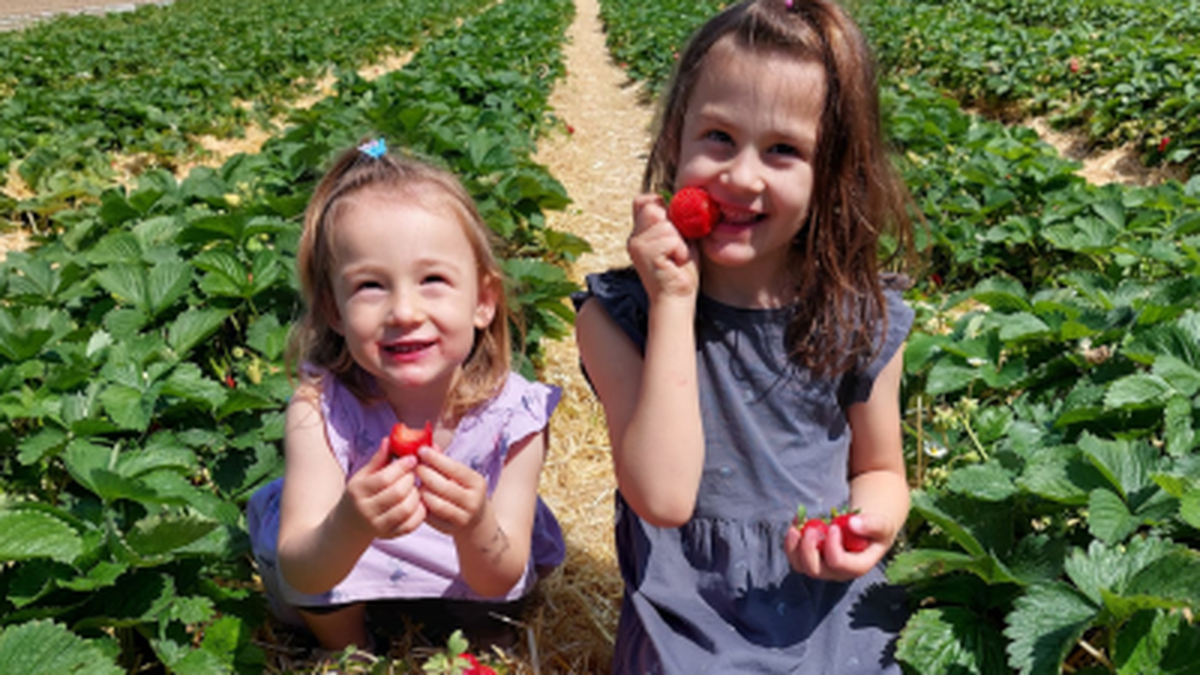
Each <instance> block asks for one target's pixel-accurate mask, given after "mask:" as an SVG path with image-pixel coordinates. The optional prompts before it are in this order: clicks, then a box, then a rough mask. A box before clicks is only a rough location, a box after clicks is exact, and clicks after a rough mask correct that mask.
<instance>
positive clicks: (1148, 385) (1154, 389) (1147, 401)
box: [1104, 373, 1175, 410]
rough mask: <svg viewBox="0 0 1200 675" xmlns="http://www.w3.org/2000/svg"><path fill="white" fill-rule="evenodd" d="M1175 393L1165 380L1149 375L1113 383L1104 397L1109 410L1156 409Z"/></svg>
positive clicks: (1135, 375)
mask: <svg viewBox="0 0 1200 675" xmlns="http://www.w3.org/2000/svg"><path fill="white" fill-rule="evenodd" d="M1173 393H1175V392H1174V390H1173V389H1172V388H1171V385H1170V384H1168V383H1167V381H1166V380H1164V379H1162V378H1161V377H1159V376H1157V375H1153V374H1150V373H1137V374H1134V375H1127V376H1125V377H1122V378H1121V379H1119V380H1117V381H1115V382H1113V383H1112V384H1111V385H1110V386H1109V388H1108V391H1107V392H1106V393H1105V395H1104V406H1105V407H1106V408H1109V409H1125V410H1130V409H1140V408H1157V407H1161V406H1162V405H1163V404H1165V403H1166V401H1167V399H1168V398H1170V397H1171V395H1172V394H1173Z"/></svg>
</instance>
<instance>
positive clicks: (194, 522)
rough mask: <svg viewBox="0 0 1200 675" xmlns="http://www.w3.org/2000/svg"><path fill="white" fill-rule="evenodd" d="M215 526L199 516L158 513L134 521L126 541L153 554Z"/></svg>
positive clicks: (145, 553) (188, 541)
mask: <svg viewBox="0 0 1200 675" xmlns="http://www.w3.org/2000/svg"><path fill="white" fill-rule="evenodd" d="M216 528H217V523H215V522H213V521H211V520H208V519H205V518H200V517H198V516H191V515H183V516H171V515H155V516H149V517H147V518H143V519H141V520H139V521H138V522H137V523H135V524H134V526H133V528H132V529H130V530H129V532H127V533H126V534H125V543H127V544H128V545H129V547H130V548H131V549H133V550H134V551H136V552H137V553H138V555H141V556H142V557H145V558H150V557H153V556H157V555H162V554H164V553H169V552H171V551H174V550H175V549H178V548H182V547H184V546H187V545H188V544H191V543H192V542H194V541H196V540H197V539H200V538H201V537H203V536H205V535H207V534H208V533H209V532H212V531H213V530H214V529H216Z"/></svg>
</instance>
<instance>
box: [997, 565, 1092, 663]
mask: <svg viewBox="0 0 1200 675" xmlns="http://www.w3.org/2000/svg"><path fill="white" fill-rule="evenodd" d="M1097 614H1098V609H1097V607H1096V606H1095V605H1093V604H1092V603H1091V602H1090V601H1088V599H1087V598H1085V597H1084V596H1082V595H1080V594H1079V593H1078V592H1077V591H1076V590H1075V589H1073V588H1071V587H1070V586H1066V585H1064V584H1058V583H1056V584H1038V585H1035V586H1031V587H1030V588H1029V589H1028V590H1027V591H1026V593H1025V594H1024V595H1022V596H1021V597H1019V598H1017V600H1016V601H1015V602H1014V603H1013V611H1012V612H1010V613H1009V614H1008V617H1007V618H1006V619H1005V623H1006V627H1005V629H1004V635H1005V637H1007V638H1008V639H1009V641H1010V642H1009V644H1008V650H1007V651H1008V664H1009V666H1011V667H1013V668H1015V669H1016V670H1017V671H1018V672H1019V673H1021V675H1059V673H1060V672H1061V668H1062V662H1063V660H1064V659H1065V658H1066V657H1067V654H1068V653H1070V651H1071V649H1072V648H1074V646H1075V643H1076V642H1077V641H1078V640H1079V638H1080V637H1081V636H1082V635H1083V633H1084V631H1086V630H1087V629H1088V628H1089V627H1090V626H1091V623H1092V621H1093V620H1094V619H1095V618H1096V616H1097Z"/></svg>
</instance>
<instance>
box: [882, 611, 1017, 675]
mask: <svg viewBox="0 0 1200 675" xmlns="http://www.w3.org/2000/svg"><path fill="white" fill-rule="evenodd" d="M896 658H897V660H899V661H901V662H902V663H905V664H907V665H908V666H911V667H912V668H913V669H914V670H915V672H918V673H928V674H931V675H932V674H934V673H955V674H959V675H966V674H967V673H979V674H980V675H987V674H989V673H999V672H1002V671H1003V670H1004V669H1005V662H1004V636H1003V635H1001V633H1000V631H998V630H997V629H996V628H994V627H993V626H992V625H991V624H990V623H989V622H988V621H987V619H986V618H985V617H981V616H979V615H978V614H976V613H975V612H973V611H971V610H969V609H967V608H964V607H938V608H934V609H923V610H920V611H918V612H917V613H916V614H914V615H913V616H912V617H911V618H910V619H909V621H908V623H907V624H906V625H905V626H904V631H903V632H902V633H901V634H900V639H899V641H898V642H897V645H896Z"/></svg>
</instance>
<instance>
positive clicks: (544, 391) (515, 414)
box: [458, 373, 562, 443]
mask: <svg viewBox="0 0 1200 675" xmlns="http://www.w3.org/2000/svg"><path fill="white" fill-rule="evenodd" d="M561 399H562V389H560V388H559V387H557V386H554V385H551V384H546V383H544V382H537V381H533V380H527V379H525V378H524V377H522V376H521V375H520V374H518V373H509V374H508V378H507V380H505V382H504V386H502V387H501V389H500V392H499V393H498V394H497V395H496V396H495V397H493V398H492V399H491V400H489V401H487V402H486V403H483V404H481V405H480V406H479V407H477V408H475V409H474V410H472V411H471V412H469V413H467V415H466V416H465V417H464V418H463V419H462V420H461V421H460V422H459V425H458V426H459V430H460V431H465V430H467V429H470V428H472V427H475V426H478V425H481V424H485V425H489V427H490V428H495V427H491V425H497V426H499V427H501V428H502V429H503V431H502V433H503V434H504V436H506V437H507V438H508V440H509V442H510V443H511V442H515V441H518V440H520V439H522V438H525V437H526V436H528V435H530V434H533V433H537V432H539V431H541V430H542V429H545V428H546V426H547V425H548V424H549V423H550V417H551V416H552V415H553V414H554V409H555V408H557V407H558V402H559V401H560V400H561Z"/></svg>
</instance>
